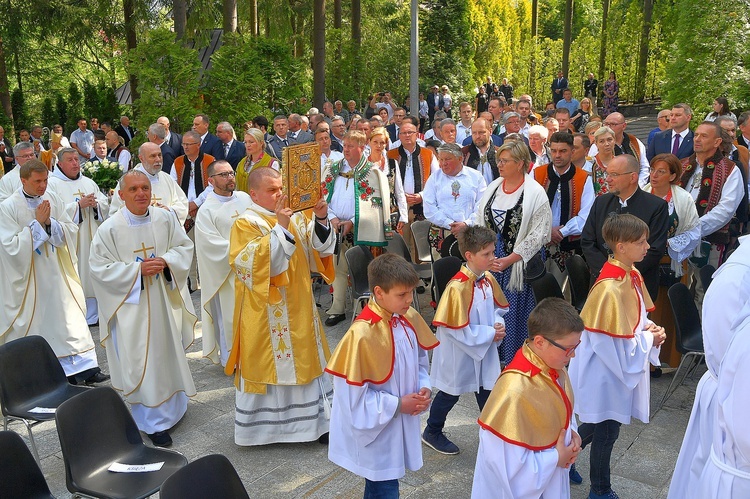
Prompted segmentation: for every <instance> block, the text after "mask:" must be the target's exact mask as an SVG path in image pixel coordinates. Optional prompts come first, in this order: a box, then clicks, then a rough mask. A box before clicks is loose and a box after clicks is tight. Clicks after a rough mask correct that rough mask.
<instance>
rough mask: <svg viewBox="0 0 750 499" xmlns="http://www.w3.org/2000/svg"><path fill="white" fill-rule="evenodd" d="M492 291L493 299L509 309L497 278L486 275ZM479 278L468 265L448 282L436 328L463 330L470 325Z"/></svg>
mask: <svg viewBox="0 0 750 499" xmlns="http://www.w3.org/2000/svg"><path fill="white" fill-rule="evenodd" d="M484 278H485V279H487V281H488V282H489V285H490V289H492V298H493V300H494V302H495V305H497V306H498V307H500V308H505V309H507V308H508V300H507V299H506V298H505V294H503V290H502V289H501V288H500V284H498V282H497V280H496V279H495V276H493V275H492V274H491V273H489V272H485V273H484ZM477 279H479V276H478V275H476V274H475V273H474V272H472V271H471V270H469V267H467V266H466V265H462V266H461V270H459V271H458V273H457V274H456V275H454V276H453V278H452V279H451V280H450V281H449V282H448V285H447V286H446V287H445V291H444V292H443V295H442V296H441V297H440V303H438V306H437V310H435V317H434V318H433V319H432V324H434V325H435V326H445V327H447V328H450V329H461V328H464V327H466V326H468V325H469V311H470V310H471V305H472V303H473V302H474V290H475V289H476V288H475V286H474V283H475V282H476V280H477Z"/></svg>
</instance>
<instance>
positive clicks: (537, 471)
mask: <svg viewBox="0 0 750 499" xmlns="http://www.w3.org/2000/svg"><path fill="white" fill-rule="evenodd" d="M528 322H529V338H528V339H527V340H526V342H525V343H524V345H523V346H522V347H521V349H520V350H518V352H516V355H515V356H514V357H513V360H512V361H511V362H510V363H509V364H508V366H507V367H506V368H505V370H504V371H503V374H502V375H501V376H500V379H499V380H498V381H497V384H495V387H494V388H493V389H492V394H491V395H490V398H489V399H488V400H487V405H485V407H484V410H483V411H482V414H481V415H480V416H479V426H480V430H479V451H478V453H477V464H476V468H475V469H474V484H473V486H472V491H471V497H473V498H476V499H484V498H486V497H494V498H507V499H520V498H524V499H532V498H547V499H567V498H569V497H570V481H569V479H568V469H567V468H568V466H571V465H572V464H573V463H574V462H575V460H576V458H577V456H578V453H579V452H580V451H581V437H579V436H578V434H577V433H576V432H575V418H574V417H573V388H572V387H571V385H570V380H569V378H568V375H567V373H566V371H565V366H566V365H567V364H568V362H570V359H571V357H574V356H575V351H576V347H577V346H578V345H579V344H580V343H581V332H582V331H583V327H584V326H583V321H582V320H581V318H580V317H579V316H578V312H577V311H576V309H574V308H573V307H572V306H571V305H570V303H567V302H566V301H565V300H562V299H560V298H547V299H545V300H542V301H541V302H539V304H538V305H537V306H536V308H534V310H533V311H532V312H531V314H530V315H529V321H528Z"/></svg>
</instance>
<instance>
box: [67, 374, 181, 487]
mask: <svg viewBox="0 0 750 499" xmlns="http://www.w3.org/2000/svg"><path fill="white" fill-rule="evenodd" d="M55 417H56V419H57V434H58V436H59V437H60V448H61V449H62V454H63V459H64V461H65V482H66V484H67V487H68V490H69V491H70V492H71V493H72V494H85V495H89V496H94V497H100V498H105V499H126V498H128V499H131V498H143V497H148V496H150V495H152V494H155V493H156V492H158V491H159V489H160V488H161V485H162V484H163V483H164V481H165V480H166V479H167V478H169V477H170V476H171V475H172V473H174V472H175V471H177V470H178V469H180V468H182V467H183V466H185V465H186V464H187V459H186V458H185V456H183V455H182V454H180V453H179V452H175V451H170V450H165V449H157V448H153V447H147V446H146V445H145V444H144V443H143V439H142V438H141V434H140V432H139V431H138V427H137V426H136V424H135V421H134V420H133V416H131V415H130V411H129V410H128V408H127V406H126V405H125V402H123V400H122V399H121V398H120V396H119V395H118V394H117V392H116V391H114V390H113V389H112V388H109V387H100V388H93V389H91V390H88V391H86V392H85V393H82V394H80V395H78V396H77V397H74V398H72V399H70V400H68V401H67V402H64V403H63V404H61V405H60V407H59V408H58V409H57V414H56V416H55ZM160 462H163V463H164V465H163V466H162V467H161V469H160V470H158V471H150V472H144V473H116V472H112V471H108V468H109V467H110V465H112V464H113V463H120V464H129V465H138V464H151V463H160Z"/></svg>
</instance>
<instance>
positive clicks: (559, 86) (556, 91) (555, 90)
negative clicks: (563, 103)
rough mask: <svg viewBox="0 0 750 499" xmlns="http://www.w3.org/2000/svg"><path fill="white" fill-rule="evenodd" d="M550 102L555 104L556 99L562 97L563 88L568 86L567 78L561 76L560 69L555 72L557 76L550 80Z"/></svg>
mask: <svg viewBox="0 0 750 499" xmlns="http://www.w3.org/2000/svg"><path fill="white" fill-rule="evenodd" d="M551 88H552V102H554V103H555V105H557V101H559V100H560V99H562V98H563V90H565V89H566V88H568V79H567V78H565V77H564V76H563V72H562V69H561V70H560V71H558V72H557V78H555V79H554V80H552V86H551Z"/></svg>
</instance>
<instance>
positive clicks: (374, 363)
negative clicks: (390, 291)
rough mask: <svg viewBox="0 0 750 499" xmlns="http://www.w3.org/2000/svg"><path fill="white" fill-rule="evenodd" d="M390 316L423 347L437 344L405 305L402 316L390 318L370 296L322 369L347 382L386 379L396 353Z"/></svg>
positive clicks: (374, 381)
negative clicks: (405, 309)
mask: <svg viewBox="0 0 750 499" xmlns="http://www.w3.org/2000/svg"><path fill="white" fill-rule="evenodd" d="M394 319H395V320H403V321H405V322H406V323H407V325H408V326H409V327H410V328H411V329H413V330H414V332H415V333H416V337H417V343H419V346H420V347H421V348H423V349H424V350H432V349H433V348H435V347H436V346H438V344H439V342H438V339H437V338H436V337H435V335H434V334H432V331H430V327H429V326H428V325H427V323H426V322H425V321H424V319H423V318H422V316H421V315H420V314H419V312H417V311H416V310H414V309H413V308H409V311H408V312H406V314H405V315H403V316H401V317H398V318H392V316H391V314H390V313H389V312H387V311H385V310H384V309H383V308H382V307H380V305H378V304H377V303H376V302H375V300H372V299H371V300H370V301H369V303H368V304H367V306H365V308H364V310H362V312H361V313H360V314H359V315H358V316H357V318H356V319H355V321H354V323H353V324H352V326H351V327H350V328H349V331H348V332H347V333H346V334H345V335H344V337H343V338H342V339H341V341H340V342H339V344H338V346H337V347H336V351H335V352H334V353H333V356H331V360H330V361H329V362H328V366H327V367H326V372H329V373H331V374H333V375H334V376H339V377H341V378H344V379H346V382H347V383H349V384H350V385H357V386H362V385H364V384H365V383H375V384H376V385H377V384H381V383H385V382H386V381H388V379H389V378H390V377H391V375H392V374H393V363H394V359H395V356H396V347H395V345H394V344H393V329H392V325H391V321H392V320H394Z"/></svg>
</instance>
